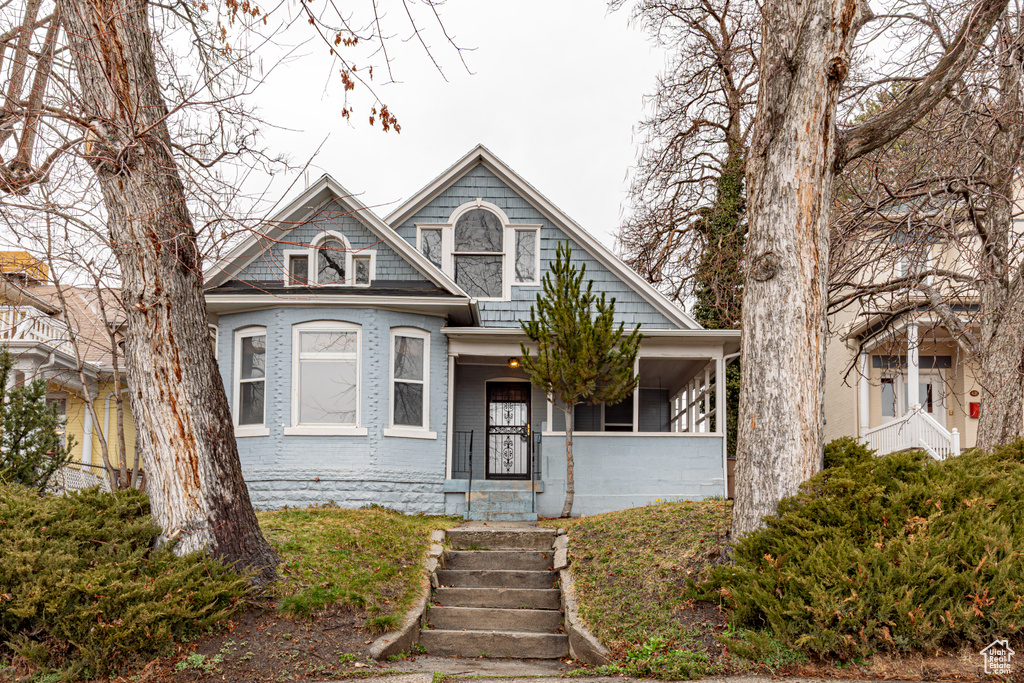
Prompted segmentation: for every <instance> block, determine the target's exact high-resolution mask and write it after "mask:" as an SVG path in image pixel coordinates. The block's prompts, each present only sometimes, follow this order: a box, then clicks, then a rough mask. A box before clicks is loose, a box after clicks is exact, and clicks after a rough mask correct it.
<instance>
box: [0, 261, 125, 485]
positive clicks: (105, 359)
mask: <svg viewBox="0 0 1024 683" xmlns="http://www.w3.org/2000/svg"><path fill="white" fill-rule="evenodd" d="M63 289H64V298H65V300H66V302H67V307H68V313H69V315H68V316H67V318H69V319H70V322H71V326H70V327H69V326H68V323H67V320H66V318H65V316H64V314H63V309H62V307H61V302H60V298H59V297H58V295H57V288H56V287H55V286H54V285H52V284H51V283H50V282H49V272H48V270H47V268H46V265H45V264H43V263H41V262H39V261H38V260H36V259H34V258H33V257H32V256H31V255H30V254H28V253H27V252H24V251H4V252H0V345H5V346H7V347H8V349H9V350H10V352H11V354H12V355H13V356H14V358H15V364H14V372H13V373H12V377H11V378H10V379H9V381H10V382H11V383H12V384H19V383H23V382H27V381H31V380H34V379H37V378H39V379H45V380H46V381H47V383H48V384H49V391H48V393H47V400H49V401H52V402H54V403H57V404H58V406H59V410H60V411H61V412H62V413H63V414H64V415H65V416H66V418H67V422H66V426H65V433H66V434H67V435H70V436H73V437H74V441H75V445H74V447H73V449H72V456H73V461H72V462H73V464H74V468H73V469H74V470H75V472H72V473H71V474H70V475H69V476H71V477H72V478H74V479H75V481H74V482H68V483H69V485H73V487H75V488H78V487H80V486H82V485H93V484H101V483H105V481H104V480H103V478H102V475H103V470H102V466H103V457H102V446H101V441H100V433H102V434H103V435H104V436H105V437H106V440H107V443H108V444H109V445H110V446H109V448H110V451H109V452H110V459H111V461H112V462H113V463H114V464H117V462H118V460H119V458H118V456H117V452H118V450H117V441H118V439H117V401H116V395H117V390H116V387H115V384H114V354H113V352H116V354H117V356H116V357H117V361H118V367H119V369H120V380H121V392H122V395H123V396H124V398H125V400H124V403H123V405H124V431H125V442H126V448H127V460H128V466H129V468H130V467H131V466H132V464H133V461H134V455H135V423H134V421H133V420H132V416H131V411H130V407H129V402H128V401H127V398H128V396H127V381H126V375H125V370H124V359H123V355H122V354H121V350H120V348H119V347H118V342H119V341H120V339H121V335H120V332H117V333H116V334H115V338H114V343H113V347H112V341H111V338H110V334H109V333H108V324H109V325H112V326H113V327H114V329H115V330H117V329H119V328H120V325H121V323H122V322H123V317H124V316H123V313H122V312H121V307H120V305H119V304H118V303H117V300H116V294H117V292H116V291H114V290H109V289H108V290H104V291H103V292H102V293H97V292H96V291H95V290H94V289H90V288H82V287H64V288H63ZM101 295H102V296H103V297H104V300H103V301H104V307H103V308H104V309H105V314H106V316H107V318H108V319H109V320H110V322H109V323H108V322H107V321H105V320H104V311H102V310H101V307H100V305H99V300H98V297H99V296H101ZM76 345H77V353H76V349H75V346H76ZM79 359H81V371H80V369H79V365H80V364H79ZM83 373H84V376H85V381H84V382H83V380H82V375H83ZM85 396H89V397H90V398H91V399H92V404H93V410H95V415H93V414H92V411H91V410H90V408H89V403H88V401H86V399H85Z"/></svg>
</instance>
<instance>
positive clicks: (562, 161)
mask: <svg viewBox="0 0 1024 683" xmlns="http://www.w3.org/2000/svg"><path fill="white" fill-rule="evenodd" d="M392 11H394V8H392ZM441 11H442V18H443V19H444V24H445V28H446V30H447V31H448V33H449V34H451V35H453V36H454V37H455V39H456V41H457V43H458V44H459V45H460V46H463V47H471V48H475V50H473V51H472V52H465V53H464V58H465V60H466V62H467V64H468V66H469V68H470V69H471V70H472V72H473V73H472V74H470V73H467V71H466V69H465V68H464V67H462V65H461V63H460V61H459V58H458V56H457V54H456V53H455V51H454V49H452V48H451V47H448V46H445V45H444V44H443V39H442V40H438V37H439V35H440V34H438V33H436V32H435V33H433V34H431V43H432V46H433V53H434V56H435V58H436V59H437V60H438V62H440V63H441V65H442V67H443V69H444V75H445V77H447V82H446V81H445V80H444V78H442V76H441V75H440V74H439V73H438V72H437V71H436V70H435V69H433V67H432V66H431V65H430V62H429V60H428V59H427V58H426V57H425V56H424V52H423V50H422V48H420V47H418V46H416V45H413V44H404V45H403V44H402V43H401V41H399V40H395V41H393V44H392V46H391V50H392V51H393V53H394V54H395V59H394V60H393V68H394V76H395V79H396V81H398V82H397V83H394V84H391V85H387V86H382V87H380V89H379V91H378V92H379V94H380V96H381V98H382V99H383V100H384V101H385V102H386V103H387V104H388V106H389V107H390V108H391V110H392V111H393V112H394V113H395V114H396V115H397V116H398V118H399V122H400V124H401V127H402V132H401V133H400V134H397V135H396V134H395V133H394V132H391V133H384V132H382V131H381V130H380V128H379V127H374V128H370V126H369V125H368V124H367V122H366V116H367V114H368V111H367V110H368V106H366V103H367V100H366V99H365V98H359V99H357V100H356V103H357V105H358V106H359V108H358V109H357V111H356V115H355V116H354V117H353V121H352V122H351V123H349V122H346V121H345V120H343V119H342V118H341V116H340V114H339V112H340V110H341V108H342V102H343V100H342V97H341V90H342V88H341V83H340V81H339V79H338V78H337V76H336V73H335V75H334V76H331V75H330V73H329V71H330V70H329V69H327V68H326V67H325V66H324V63H323V61H322V60H320V59H317V58H316V57H315V55H316V53H317V51H322V50H323V46H322V44H317V43H312V44H310V45H309V46H308V47H307V48H305V52H307V53H309V54H312V55H314V57H313V58H302V59H296V60H294V61H292V62H290V63H287V64H284V65H282V66H280V67H278V68H277V69H275V70H273V71H272V72H271V73H270V76H269V78H268V81H267V82H266V84H265V85H264V86H262V87H261V88H260V89H259V90H258V91H257V92H256V95H255V96H254V98H253V103H254V104H255V105H256V106H258V107H259V108H260V110H261V112H262V115H263V117H264V118H265V119H266V120H267V121H268V122H271V123H273V124H276V125H278V126H281V127H287V128H290V129H291V130H282V129H277V130H269V131H267V132H266V136H267V142H268V143H269V145H270V147H271V148H272V149H273V150H276V151H283V152H287V153H288V154H289V155H290V157H291V160H292V162H293V163H297V164H303V163H305V162H306V161H307V160H308V159H309V157H310V156H311V155H312V154H313V153H314V151H315V150H316V148H317V147H318V146H319V145H320V144H321V142H323V141H324V139H325V138H326V143H325V144H324V145H323V147H322V149H321V151H320V153H319V155H318V156H317V157H316V158H315V159H314V161H313V163H312V165H311V166H310V169H311V170H310V172H309V179H310V181H313V180H315V179H316V178H317V177H319V176H320V175H321V174H322V173H324V172H327V173H330V174H331V175H332V176H334V177H335V179H336V180H338V182H340V183H341V184H342V185H344V186H345V187H346V188H348V189H349V190H350V191H351V192H353V193H357V194H358V193H361V199H362V200H363V201H364V202H365V203H366V204H367V205H368V206H372V207H374V208H375V211H376V212H377V213H378V214H379V215H380V216H382V217H383V216H385V215H387V214H388V213H390V212H391V211H392V210H393V209H394V208H396V207H397V206H398V205H399V204H400V203H401V201H402V200H404V199H407V198H408V197H409V196H411V195H412V194H413V193H415V192H416V191H417V190H418V189H420V188H421V187H422V186H424V185H426V184H427V183H428V182H429V181H431V180H432V179H433V178H434V177H436V176H437V175H438V174H439V173H440V172H441V171H443V170H444V169H446V168H447V167H448V166H450V165H451V164H452V163H454V162H455V161H456V160H457V159H459V158H460V157H461V156H462V155H464V154H465V153H466V152H468V151H469V150H470V149H471V148H472V147H473V146H475V145H476V144H477V143H483V144H484V145H486V146H487V147H488V148H489V149H490V150H491V151H492V152H494V153H495V154H496V155H497V156H498V157H499V158H501V159H503V160H504V161H505V162H506V163H507V164H509V165H510V166H511V167H512V168H513V169H514V170H515V171H517V172H518V173H519V174H520V175H521V176H523V177H524V178H525V179H526V180H527V181H528V182H529V183H531V184H532V185H534V187H536V188H537V189H538V190H540V192H542V193H543V194H544V195H546V196H547V197H548V198H549V199H550V200H551V201H552V202H554V203H555V204H556V205H558V206H559V207H560V208H561V209H562V210H563V211H565V212H566V213H567V214H568V215H569V216H571V217H572V218H573V219H574V220H576V221H577V222H578V223H579V224H580V225H582V226H583V227H584V228H585V229H587V230H588V231H590V232H591V233H592V234H594V235H595V236H597V237H598V238H599V239H601V240H602V241H603V242H604V243H605V244H607V245H608V246H612V245H613V240H614V233H615V230H616V227H617V226H618V224H619V221H620V217H621V212H622V210H623V208H624V200H625V197H626V190H627V188H628V172H629V170H630V168H631V166H632V165H633V164H634V162H635V159H636V136H635V135H634V131H635V129H636V125H637V122H638V121H639V120H640V119H641V118H642V116H643V112H644V101H643V100H644V96H645V95H648V94H650V93H651V92H652V91H653V89H654V85H655V80H656V77H657V74H658V72H659V71H660V70H661V68H662V66H663V61H664V55H663V53H662V52H661V51H660V50H658V49H656V48H653V47H651V45H650V44H649V42H648V40H647V39H646V37H645V36H644V35H643V34H642V33H641V32H640V30H639V29H638V28H635V27H631V26H629V21H628V19H629V17H628V15H627V14H626V13H625V12H616V13H611V14H609V13H608V12H607V10H606V5H605V3H603V2H601V1H600V0H554V1H553V0H525V1H524V0H519V1H517V2H493V1H488V2H484V1H482V0H448V2H447V3H445V5H444V6H443V7H442V10H441ZM396 23H397V22H396ZM396 33H397V31H396ZM375 73H376V76H377V79H376V80H380V71H379V70H378V71H376V72H375ZM294 177H295V174H291V177H290V178H280V179H278V180H277V181H276V183H275V186H274V187H275V189H274V191H273V193H276V194H278V195H280V194H283V193H287V195H289V196H294V194H296V193H297V192H298V191H300V190H301V189H302V187H304V179H303V180H301V181H300V182H299V183H298V184H297V185H296V186H295V187H294V188H293V189H292V190H291V191H290V192H289V191H288V187H287V186H288V184H289V183H290V182H291V181H292V180H294ZM275 199H276V197H275Z"/></svg>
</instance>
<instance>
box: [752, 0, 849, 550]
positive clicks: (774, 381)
mask: <svg viewBox="0 0 1024 683" xmlns="http://www.w3.org/2000/svg"><path fill="white" fill-rule="evenodd" d="M763 12H764V18H763V28H762V36H761V38H762V41H761V46H762V47H761V60H760V78H761V85H760V89H759V94H758V107H757V116H756V118H755V119H754V126H753V129H752V133H751V135H752V138H751V147H750V151H749V154H748V157H747V174H746V179H747V207H748V212H747V218H748V224H749V227H748V236H747V256H746V263H747V270H746V275H747V277H746V283H745V288H744V297H743V325H742V329H743V341H742V358H743V365H742V368H741V378H742V379H741V382H740V414H739V430H738V432H739V434H738V441H737V448H736V458H737V462H736V466H737V473H736V502H735V505H734V507H733V529H734V533H736V534H737V535H738V536H742V535H743V534H746V533H748V532H750V531H752V530H753V529H756V528H757V527H758V526H759V525H760V523H761V518H762V517H764V516H765V515H772V514H775V511H776V506H777V505H778V502H779V500H781V499H782V498H783V497H785V496H789V495H792V494H794V493H796V491H797V488H798V487H799V485H800V484H801V482H803V481H805V480H806V479H808V478H809V477H810V476H812V475H813V474H814V473H815V472H817V471H818V470H819V469H821V457H822V441H821V411H822V398H823V395H824V372H825V303H826V296H825V287H826V284H827V264H828V237H829V230H828V226H829V209H830V207H831V201H830V200H831V196H832V181H833V178H834V174H833V171H832V162H833V154H834V150H835V139H836V136H835V125H834V118H835V113H836V103H837V97H838V94H839V87H840V85H841V84H842V82H843V79H844V78H845V77H846V72H847V70H848V67H849V63H850V51H851V49H852V46H853V38H854V36H855V35H856V32H857V28H858V27H859V25H860V23H861V22H862V21H863V20H864V18H865V17H866V15H867V12H868V10H867V8H866V7H864V6H863V5H862V4H861V3H860V2H859V1H858V0H812V1H811V2H806V3H796V2H786V1H785V0H769V1H768V2H766V3H765V4H764V6H763Z"/></svg>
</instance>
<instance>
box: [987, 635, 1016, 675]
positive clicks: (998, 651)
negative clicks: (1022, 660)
mask: <svg viewBox="0 0 1024 683" xmlns="http://www.w3.org/2000/svg"><path fill="white" fill-rule="evenodd" d="M1015 654H1017V653H1016V652H1014V651H1013V650H1011V649H1010V641H1009V640H1005V639H1004V640H996V641H994V642H993V643H992V644H991V645H989V646H988V647H986V648H985V649H984V650H982V651H981V656H982V657H984V658H985V673H987V674H991V675H993V676H1009V675H1010V668H1011V666H1012V665H1011V664H1010V660H1011V659H1012V658H1013V656H1014V655H1015Z"/></svg>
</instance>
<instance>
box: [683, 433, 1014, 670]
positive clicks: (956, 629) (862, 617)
mask: <svg viewBox="0 0 1024 683" xmlns="http://www.w3.org/2000/svg"><path fill="white" fill-rule="evenodd" d="M825 461H826V464H827V465H829V467H828V468H827V469H825V470H824V471H822V472H821V473H819V474H818V475H817V476H815V477H814V478H812V479H811V480H809V481H808V482H806V483H805V484H804V485H803V487H802V490H801V492H800V493H799V494H798V495H796V496H793V497H791V498H787V499H785V500H784V501H782V503H780V505H779V512H778V516H777V517H772V518H769V519H767V520H765V527H764V528H763V529H761V530H759V531H757V532H754V533H752V534H749V535H748V536H747V537H745V538H743V539H741V540H740V541H739V542H738V543H737V544H736V546H735V548H734V556H733V559H734V560H735V563H734V564H730V565H722V566H719V567H717V568H715V569H714V570H713V571H712V572H711V574H710V577H709V579H708V581H707V582H706V583H704V584H703V585H702V586H701V587H700V588H701V590H702V591H703V592H704V594H705V596H707V597H717V598H719V599H721V600H723V601H724V602H725V603H727V604H728V605H730V606H731V607H732V616H731V620H732V621H733V623H734V624H735V625H737V626H749V627H755V628H764V627H769V628H771V630H772V631H773V632H774V634H775V636H776V637H778V638H779V639H780V640H782V641H783V642H784V643H785V644H787V645H789V646H791V647H795V648H798V649H801V650H803V651H806V652H810V653H815V654H818V655H821V656H837V657H840V658H843V659H848V658H852V657H855V656H865V655H867V654H870V653H872V652H875V651H882V650H890V651H901V650H912V649H928V650H930V649H934V648H937V647H940V646H956V645H964V644H971V645H974V646H984V645H986V644H988V643H989V642H991V641H992V640H994V639H995V638H996V637H1000V638H1006V637H1009V638H1011V639H1014V638H1018V637H1020V636H1021V635H1022V629H1024V441H1022V442H1018V443H1015V444H1012V445H1008V446H1004V447H1002V448H999V449H998V450H996V451H995V452H994V453H984V452H981V451H978V450H970V451H966V452H964V453H963V454H961V455H960V456H958V457H955V458H950V459H948V460H946V461H945V462H941V463H940V462H935V461H933V460H932V459H931V458H929V457H928V456H927V455H926V454H924V453H923V452H920V451H915V452H903V453H894V454H891V455H887V456H884V457H877V456H875V455H874V453H873V452H872V451H869V450H867V449H866V448H865V447H863V446H861V445H859V444H858V443H856V442H855V441H853V440H852V439H840V440H838V441H835V442H832V443H831V444H829V445H828V446H827V447H826V452H825Z"/></svg>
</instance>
